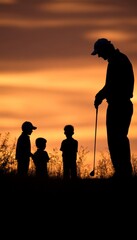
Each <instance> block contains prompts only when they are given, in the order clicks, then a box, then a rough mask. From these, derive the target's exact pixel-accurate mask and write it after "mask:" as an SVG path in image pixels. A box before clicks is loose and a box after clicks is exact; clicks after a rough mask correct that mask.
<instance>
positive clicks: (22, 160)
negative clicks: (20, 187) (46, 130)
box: [15, 121, 37, 176]
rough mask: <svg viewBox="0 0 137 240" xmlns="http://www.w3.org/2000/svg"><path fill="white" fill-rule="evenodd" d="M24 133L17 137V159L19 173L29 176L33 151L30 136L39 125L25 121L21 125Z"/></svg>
mask: <svg viewBox="0 0 137 240" xmlns="http://www.w3.org/2000/svg"><path fill="white" fill-rule="evenodd" d="M21 128H22V133H21V135H20V136H19V138H18V139H17V144H16V156H15V158H16V160H17V173H18V175H20V176H27V175H28V170H29V163H30V157H32V156H33V154H32V153H31V142H30V136H29V135H31V133H32V132H33V130H35V129H37V127H35V126H33V125H32V123H31V122H28V121H26V122H24V123H23V124H22V126H21Z"/></svg>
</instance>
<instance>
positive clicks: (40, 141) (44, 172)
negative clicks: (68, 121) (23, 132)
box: [32, 137, 50, 177]
mask: <svg viewBox="0 0 137 240" xmlns="http://www.w3.org/2000/svg"><path fill="white" fill-rule="evenodd" d="M35 143H36V147H37V150H36V152H35V153H34V154H33V157H32V159H33V161H34V164H35V168H36V176H37V177H48V169H47V163H48V162H49V159H50V158H49V155H48V153H47V151H45V150H44V149H45V148H46V143H47V140H46V139H45V138H42V137H39V138H37V139H36V141H35Z"/></svg>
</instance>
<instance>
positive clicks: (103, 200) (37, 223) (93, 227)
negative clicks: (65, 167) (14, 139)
mask: <svg viewBox="0 0 137 240" xmlns="http://www.w3.org/2000/svg"><path fill="white" fill-rule="evenodd" d="M0 189H1V190H0V193H1V219H4V218H5V217H6V226H7V227H8V226H9V224H10V226H12V229H14V231H13V232H12V231H11V232H10V237H11V236H12V234H13V233H14V234H13V236H14V235H15V232H16V231H20V234H21V235H20V237H25V238H26V234H27V237H30V238H32V236H33V237H36V235H37V236H38V239H53V238H55V237H56V238H62V239H68V238H77V239H78V238H83V239H84V240H85V239H86V238H90V239H92V238H93V237H94V238H95V239H98V238H99V237H101V238H106V239H107V238H108V239H111V238H114V237H117V236H119V237H120V238H121V237H126V235H127V234H129V232H128V231H129V229H130V228H129V227H130V224H131V223H132V230H131V229H130V238H131V239H132V234H135V233H134V231H135V229H136V228H134V227H133V224H135V225H136V219H135V218H136V213H137V197H136V192H137V178H132V179H130V180H119V181H118V180H114V179H92V178H91V179H78V180H77V181H68V182H65V181H62V180H61V179H59V178H51V179H49V180H46V179H37V178H35V177H28V178H19V177H17V176H1V177H0ZM2 211H3V212H4V214H3V215H2ZM134 219H135V220H134ZM4 223H5V221H4ZM1 229H2V227H1ZM7 233H9V232H5V233H4V234H6V235H5V238H6V236H7ZM28 234H29V235H30V236H28ZM118 234H119V235H118ZM115 235H116V236H115ZM20 237H19V238H20Z"/></svg>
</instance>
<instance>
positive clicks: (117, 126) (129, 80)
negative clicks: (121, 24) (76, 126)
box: [91, 38, 134, 178]
mask: <svg viewBox="0 0 137 240" xmlns="http://www.w3.org/2000/svg"><path fill="white" fill-rule="evenodd" d="M91 55H93V56H94V55H98V57H101V58H103V59H104V60H107V61H108V66H107V72H106V82H105V85H104V86H103V88H102V89H101V90H100V91H99V92H98V93H97V94H96V96H95V100H94V106H95V108H96V109H97V108H98V106H99V105H100V104H101V103H102V101H103V100H104V99H106V101H107V103H108V107H107V111H106V129H107V141H108V148H109V152H110V157H111V161H112V164H113V166H114V170H115V173H114V176H115V177H118V178H119V177H122V178H123V177H124V178H125V177H126V178H127V177H131V176H132V164H131V151H130V143H129V139H128V131H129V126H130V123H131V118H132V115H133V103H132V101H131V98H132V97H133V90H134V73H133V67H132V64H131V62H130V60H129V59H128V57H127V56H126V55H125V54H124V53H122V52H121V51H120V50H119V49H116V48H115V47H114V45H113V44H112V43H111V41H109V40H108V39H106V38H100V39H98V40H97V41H96V42H95V44H94V50H93V51H92V53H91Z"/></svg>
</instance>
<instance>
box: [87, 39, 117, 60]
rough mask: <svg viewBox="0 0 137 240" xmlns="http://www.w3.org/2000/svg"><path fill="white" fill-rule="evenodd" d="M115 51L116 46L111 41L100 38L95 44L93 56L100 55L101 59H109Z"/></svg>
mask: <svg viewBox="0 0 137 240" xmlns="http://www.w3.org/2000/svg"><path fill="white" fill-rule="evenodd" d="M113 50H114V46H113V44H112V43H111V41H109V40H108V39H106V38H99V39H98V40H97V41H96V42H95V43H94V50H93V51H92V53H91V55H96V54H98V56H99V57H102V58H104V59H107V58H108V57H109V55H110V54H111V52H112V51H113Z"/></svg>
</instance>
